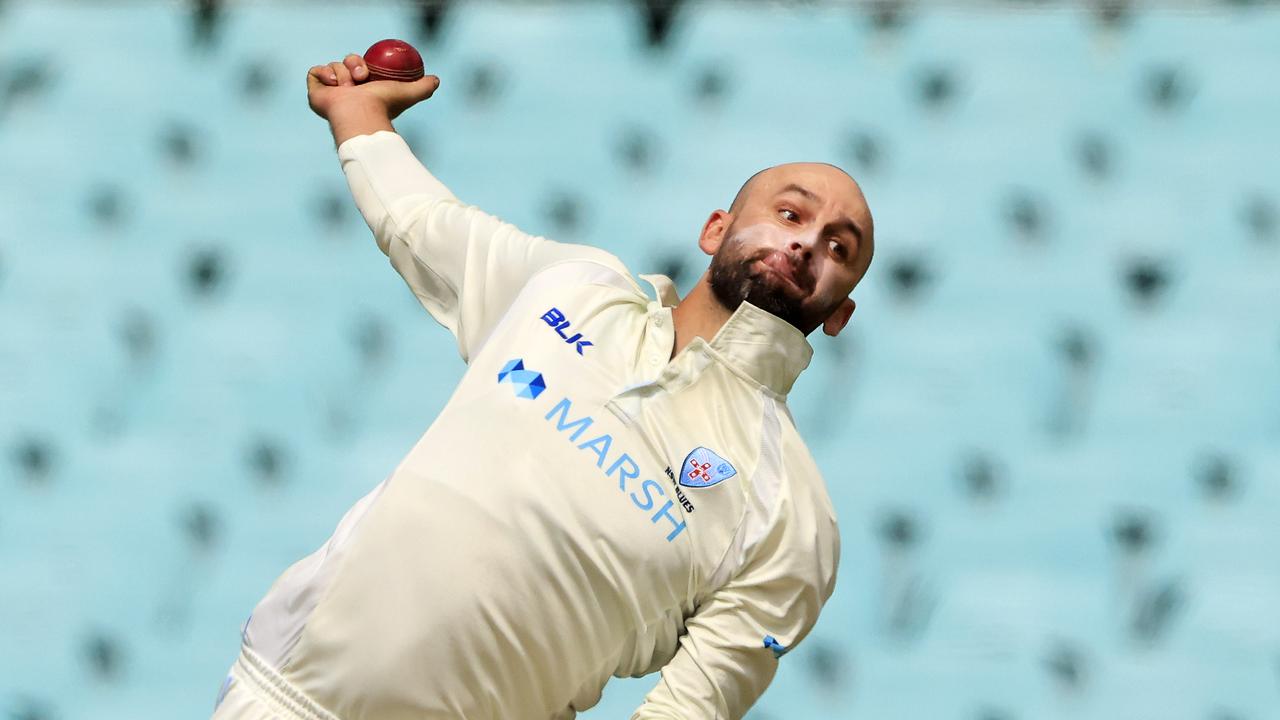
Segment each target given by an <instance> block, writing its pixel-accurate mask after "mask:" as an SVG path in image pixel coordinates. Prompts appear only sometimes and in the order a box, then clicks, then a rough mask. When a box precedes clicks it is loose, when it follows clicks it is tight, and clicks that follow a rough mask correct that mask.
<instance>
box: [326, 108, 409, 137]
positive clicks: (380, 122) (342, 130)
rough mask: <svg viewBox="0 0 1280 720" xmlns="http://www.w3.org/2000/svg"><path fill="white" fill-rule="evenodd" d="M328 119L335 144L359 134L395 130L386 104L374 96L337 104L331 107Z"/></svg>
mask: <svg viewBox="0 0 1280 720" xmlns="http://www.w3.org/2000/svg"><path fill="white" fill-rule="evenodd" d="M328 119H329V129H330V130H331V131H332V132H333V143H334V145H335V146H338V145H341V144H342V143H344V142H346V141H347V140H349V139H350V138H353V137H355V136H357V135H372V134H373V133H375V132H378V131H379V130H390V131H391V132H395V128H394V127H393V126H392V125H391V117H390V115H389V114H388V113H387V108H386V106H385V105H384V104H383V103H381V102H379V101H378V100H376V99H372V98H371V99H367V100H366V99H361V100H358V101H355V100H354V99H353V101H352V102H345V103H340V104H337V105H335V106H334V107H333V108H331V109H330V111H329V117H328Z"/></svg>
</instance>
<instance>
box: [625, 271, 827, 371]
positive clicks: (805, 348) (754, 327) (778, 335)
mask: <svg viewBox="0 0 1280 720" xmlns="http://www.w3.org/2000/svg"><path fill="white" fill-rule="evenodd" d="M640 278H641V279H642V280H644V281H646V282H648V283H649V284H650V285H652V286H653V289H654V293H655V295H656V297H657V299H658V301H659V302H660V303H662V307H672V306H674V305H676V304H677V303H678V302H680V295H679V293H677V292H676V287H675V283H673V282H671V279H670V278H668V277H667V276H665V275H657V274H651V275H641V276H640ZM708 344H709V345H710V346H711V347H712V348H714V349H715V350H716V351H717V352H719V353H720V354H721V355H723V356H725V357H726V358H728V359H729V362H730V363H732V364H733V365H734V366H735V367H737V368H738V369H739V370H741V371H742V372H744V373H746V374H747V375H748V376H750V377H751V378H752V379H753V380H755V381H756V382H758V383H760V384H761V385H764V386H765V387H767V388H769V389H770V390H773V391H774V392H776V393H778V394H779V395H786V394H787V393H789V392H791V386H792V385H794V384H795V381H796V378H797V377H799V376H800V373H801V372H802V371H803V370H804V369H805V368H806V367H808V366H809V361H810V360H811V359H812V358H813V346H812V345H810V344H809V340H808V338H806V337H805V335H804V333H802V332H800V330H799V329H798V328H796V327H795V326H794V325H792V324H791V323H789V322H787V321H786V320H783V319H782V318H780V317H778V316H777V315H774V314H773V313H770V312H767V311H765V310H762V309H760V308H759V307H757V306H755V305H752V304H751V303H749V302H747V301H745V300H744V301H743V302H742V304H741V305H739V306H738V309H737V310H735V311H733V314H732V315H730V316H729V319H728V320H726V321H725V323H724V325H723V326H721V328H720V330H719V332H717V333H716V336H715V337H713V338H712V339H711V342H710V343H708Z"/></svg>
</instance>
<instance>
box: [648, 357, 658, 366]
mask: <svg viewBox="0 0 1280 720" xmlns="http://www.w3.org/2000/svg"><path fill="white" fill-rule="evenodd" d="M649 364H650V365H657V364H658V358H656V357H651V358H649Z"/></svg>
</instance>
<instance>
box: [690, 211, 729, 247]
mask: <svg viewBox="0 0 1280 720" xmlns="http://www.w3.org/2000/svg"><path fill="white" fill-rule="evenodd" d="M732 223H733V215H731V214H729V213H728V212H727V211H724V210H716V211H714V212H712V213H711V217H709V218H707V222H706V223H705V224H704V225H703V226H702V234H701V235H699V236H698V247H699V248H701V249H702V252H704V253H706V254H708V255H715V254H716V251H717V250H719V249H720V244H721V243H723V242H724V236H725V232H726V231H727V230H728V229H729V225H731V224H732Z"/></svg>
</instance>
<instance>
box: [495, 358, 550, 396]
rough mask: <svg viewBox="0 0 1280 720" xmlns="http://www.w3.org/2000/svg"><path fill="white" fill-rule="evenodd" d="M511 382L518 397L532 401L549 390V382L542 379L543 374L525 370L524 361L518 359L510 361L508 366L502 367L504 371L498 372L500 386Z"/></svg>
mask: <svg viewBox="0 0 1280 720" xmlns="http://www.w3.org/2000/svg"><path fill="white" fill-rule="evenodd" d="M504 382H509V383H511V384H512V385H514V386H515V388H516V397H522V398H528V399H530V400H532V399H534V398H536V397H538V396H539V395H541V394H542V391H543V390H546V389H547V381H546V380H543V379H542V373H540V372H534V371H533V370H525V369H524V360H522V359H520V358H516V359H515V360H510V361H508V362H507V364H506V365H503V366H502V370H501V371H499V372H498V384H502V383H504Z"/></svg>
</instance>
